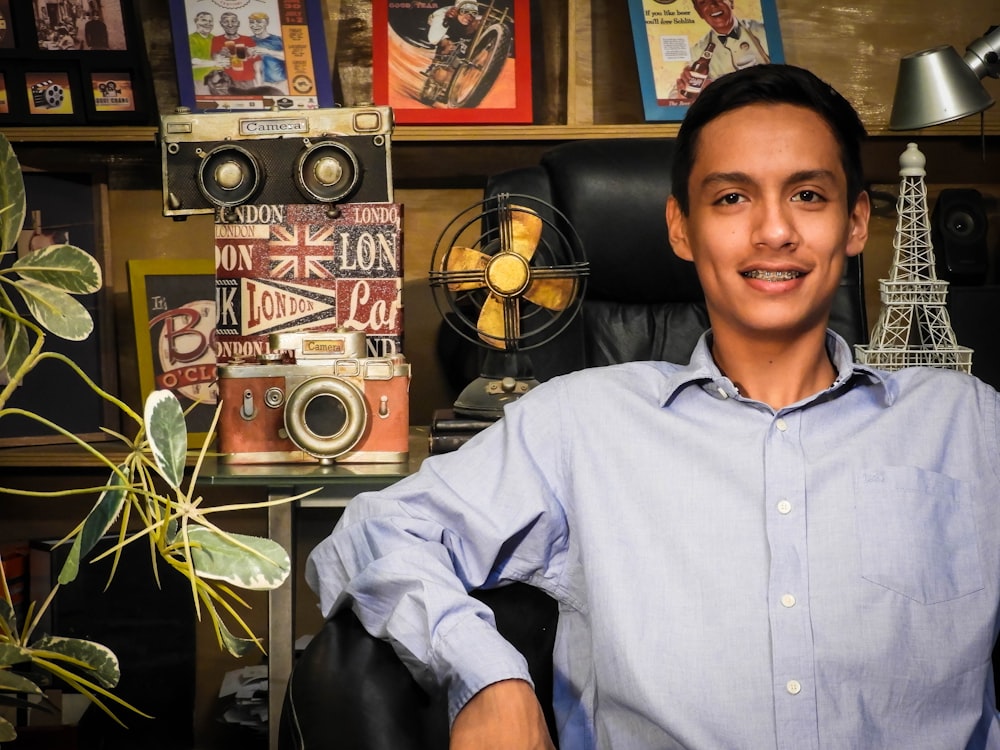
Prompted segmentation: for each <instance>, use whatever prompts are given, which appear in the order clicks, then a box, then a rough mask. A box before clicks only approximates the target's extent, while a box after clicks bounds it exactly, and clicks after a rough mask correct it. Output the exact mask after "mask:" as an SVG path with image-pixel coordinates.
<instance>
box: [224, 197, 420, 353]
mask: <svg viewBox="0 0 1000 750" xmlns="http://www.w3.org/2000/svg"><path fill="white" fill-rule="evenodd" d="M215 283H216V300H217V303H218V323H217V329H216V351H217V357H218V362H219V364H225V363H228V362H231V361H232V360H233V359H246V360H253V359H254V358H256V357H258V356H259V355H261V354H264V353H267V352H268V351H269V347H268V339H269V337H270V335H271V334H272V333H283V332H286V331H311V332H332V331H336V330H338V329H340V328H344V329H347V330H351V331H359V330H360V331H365V333H367V334H368V339H367V345H368V356H370V357H388V356H391V355H393V354H401V353H402V335H403V304H402V288H403V247H402V206H401V205H400V204H398V203H344V204H340V205H338V206H335V207H331V206H329V205H327V204H321V203H311V204H301V205H300V204H291V205H270V204H262V205H250V204H247V205H242V206H234V207H233V208H232V209H230V210H226V211H220V212H218V213H217V214H216V222H215Z"/></svg>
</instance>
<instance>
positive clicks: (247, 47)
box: [170, 0, 333, 112]
mask: <svg viewBox="0 0 1000 750" xmlns="http://www.w3.org/2000/svg"><path fill="white" fill-rule="evenodd" d="M170 24H171V30H172V32H173V39H174V55H175V58H176V60H177V88H178V93H179V95H180V100H181V104H182V105H184V106H186V107H189V108H190V109H191V111H193V112H209V111H214V110H258V111H270V110H273V109H279V110H303V109H318V108H320V107H332V106H333V86H332V84H331V83H330V73H329V67H330V66H329V61H328V60H327V51H326V36H325V33H324V30H323V11H322V2H321V0H254V2H252V3H248V2H247V0H170Z"/></svg>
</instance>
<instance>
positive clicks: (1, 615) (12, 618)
mask: <svg viewBox="0 0 1000 750" xmlns="http://www.w3.org/2000/svg"><path fill="white" fill-rule="evenodd" d="M0 620H3V621H4V622H5V623H7V628H8V629H9V630H10V631H11V632H14V633H16V632H17V615H16V614H14V608H13V607H11V606H10V602H8V601H7V600H6V599H0Z"/></svg>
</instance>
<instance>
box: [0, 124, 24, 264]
mask: <svg viewBox="0 0 1000 750" xmlns="http://www.w3.org/2000/svg"><path fill="white" fill-rule="evenodd" d="M24 212H25V202H24V177H23V176H22V175H21V165H20V164H18V162H17V156H15V155H14V149H13V148H11V145H10V141H8V140H7V137H6V136H5V135H4V134H3V133H0V242H2V243H3V246H2V247H0V251H4V250H10V249H12V248H13V247H14V246H15V245H16V244H17V238H18V237H19V236H20V235H21V228H22V227H23V226H24Z"/></svg>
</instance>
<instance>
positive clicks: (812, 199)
mask: <svg viewBox="0 0 1000 750" xmlns="http://www.w3.org/2000/svg"><path fill="white" fill-rule="evenodd" d="M792 200H797V201H802V202H803V203H818V202H820V201H821V200H823V196H821V195H820V194H819V193H817V192H816V191H815V190H800V191H799V192H798V193H796V194H795V196H794V197H793V198H792Z"/></svg>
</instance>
